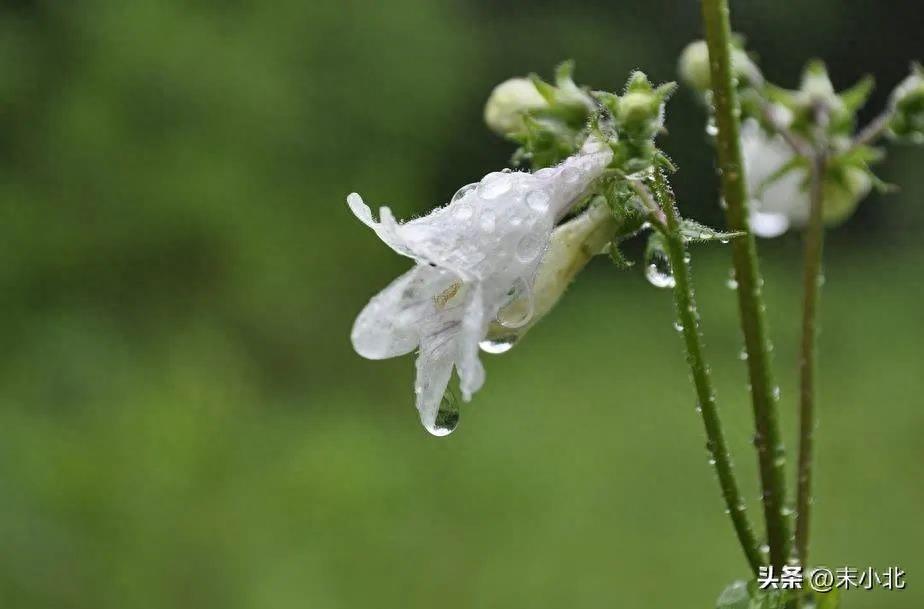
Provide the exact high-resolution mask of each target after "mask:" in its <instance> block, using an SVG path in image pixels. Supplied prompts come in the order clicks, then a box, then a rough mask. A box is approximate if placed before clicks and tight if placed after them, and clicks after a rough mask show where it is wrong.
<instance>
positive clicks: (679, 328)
mask: <svg viewBox="0 0 924 609" xmlns="http://www.w3.org/2000/svg"><path fill="white" fill-rule="evenodd" d="M674 329H675V330H677V331H678V332H683V324H682V323H680V320H677V319H675V320H674Z"/></svg>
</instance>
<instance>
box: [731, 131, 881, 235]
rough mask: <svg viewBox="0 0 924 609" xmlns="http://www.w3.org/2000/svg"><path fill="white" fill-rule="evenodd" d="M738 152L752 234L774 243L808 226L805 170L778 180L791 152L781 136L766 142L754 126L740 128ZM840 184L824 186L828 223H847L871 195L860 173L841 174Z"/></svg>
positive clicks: (854, 169)
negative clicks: (772, 238) (744, 180)
mask: <svg viewBox="0 0 924 609" xmlns="http://www.w3.org/2000/svg"><path fill="white" fill-rule="evenodd" d="M741 152H742V155H743V156H744V169H745V174H746V178H747V182H748V191H749V192H750V195H751V229H752V230H753V231H754V233H755V234H756V235H758V236H760V237H776V236H779V235H781V234H783V233H785V232H786V231H787V230H788V229H789V228H790V227H794V228H800V227H803V226H805V224H806V223H807V222H808V218H809V211H810V207H811V201H810V199H809V176H808V170H807V169H806V168H805V167H803V166H798V167H795V168H793V169H790V170H789V171H786V172H784V173H782V175H780V173H779V172H780V170H781V169H783V168H784V167H785V166H786V165H787V164H789V163H790V162H792V160H793V158H794V154H795V153H794V152H793V151H792V149H791V148H790V147H789V145H788V144H787V143H786V142H785V141H784V140H783V138H782V137H781V136H779V135H774V136H770V135H768V134H767V133H765V132H764V131H763V129H761V127H760V125H758V124H757V121H754V120H747V121H745V122H744V123H743V124H742V125H741ZM838 177H839V179H836V180H835V179H830V176H829V179H827V180H825V183H824V185H823V196H824V208H823V210H822V211H823V215H824V220H825V222H826V223H829V224H833V223H837V222H839V221H841V220H843V219H845V218H846V217H847V216H848V215H850V213H851V212H853V210H854V209H856V206H857V203H859V201H860V200H861V199H863V198H864V197H865V196H866V195H868V194H869V192H870V190H872V186H873V183H872V180H871V179H870V177H869V175H868V174H867V172H865V171H864V170H862V169H860V168H858V167H847V168H844V169H843V171H842V173H841V174H840V176H838Z"/></svg>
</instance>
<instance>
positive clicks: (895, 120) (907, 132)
mask: <svg viewBox="0 0 924 609" xmlns="http://www.w3.org/2000/svg"><path fill="white" fill-rule="evenodd" d="M890 104H891V105H892V108H893V111H894V115H893V117H892V120H891V121H890V122H889V134H890V135H891V136H892V137H895V138H898V139H907V140H910V141H913V142H919V143H920V142H924V68H922V67H921V66H920V65H917V64H916V65H914V66H913V67H912V70H911V74H910V75H909V76H908V77H907V78H906V79H905V80H903V81H902V82H901V83H900V84H899V85H898V86H897V87H896V88H895V90H894V91H893V92H892V98H891V100H890Z"/></svg>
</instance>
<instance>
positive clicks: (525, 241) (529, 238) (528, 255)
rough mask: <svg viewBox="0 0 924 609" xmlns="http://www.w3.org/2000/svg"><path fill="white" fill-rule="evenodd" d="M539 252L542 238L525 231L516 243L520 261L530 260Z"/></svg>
mask: <svg viewBox="0 0 924 609" xmlns="http://www.w3.org/2000/svg"><path fill="white" fill-rule="evenodd" d="M541 252H542V240H541V239H540V238H539V237H537V236H536V235H533V234H532V233H526V234H525V235H523V237H522V238H521V239H520V242H519V243H517V258H519V259H520V261H521V262H524V263H526V262H532V261H533V260H535V259H536V257H537V256H539V254H540V253H541Z"/></svg>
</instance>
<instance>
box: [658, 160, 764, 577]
mask: <svg viewBox="0 0 924 609" xmlns="http://www.w3.org/2000/svg"><path fill="white" fill-rule="evenodd" d="M655 195H656V196H657V198H658V199H659V201H660V203H661V208H662V210H663V211H664V215H665V221H666V223H667V229H668V234H667V235H666V242H667V253H668V257H669V259H670V264H671V267H672V269H673V276H674V285H673V288H674V305H675V307H676V309H677V318H678V321H679V324H680V329H681V331H682V333H683V340H684V347H685V348H686V352H687V362H688V363H689V365H690V372H691V374H692V378H693V384H694V385H695V388H696V397H697V403H698V407H697V411H698V412H699V413H700V415H701V416H702V419H703V425H704V426H705V428H706V438H707V443H706V446H707V448H708V450H709V453H710V454H709V462H710V463H711V464H712V465H713V466H714V467H715V470H716V473H717V474H718V478H719V486H720V487H721V489H722V497H723V498H724V499H725V505H726V508H727V509H726V512H727V513H728V515H729V516H730V517H731V520H732V524H733V526H734V527H735V532H736V533H737V535H738V542H739V543H740V544H741V548H742V550H743V551H744V554H745V556H746V558H747V560H748V563H749V564H750V566H751V569H752V570H753V571H754V572H755V573H757V571H758V567H759V566H760V565H762V564H764V560H763V557H762V555H761V552H760V550H759V544H758V542H757V538H756V537H755V535H754V529H753V528H752V526H751V523H750V520H749V519H748V516H747V513H746V511H745V509H744V506H745V503H744V499H743V498H742V496H741V490H740V489H739V487H738V480H737V478H736V477H735V470H734V465H733V463H732V458H731V454H730V453H729V451H728V445H727V443H726V442H725V433H724V431H723V430H722V421H721V419H720V418H719V411H718V406H717V405H716V397H715V389H714V388H713V386H712V378H711V375H710V372H709V366H708V365H707V364H706V359H705V354H704V352H703V345H702V339H701V337H700V332H699V313H698V312H697V309H696V300H695V297H694V293H693V284H692V277H691V272H690V262H689V260H690V259H689V256H688V255H687V250H686V244H685V243H684V240H683V236H682V234H681V232H680V217H679V214H678V213H677V208H676V206H675V204H674V199H673V195H672V193H671V192H670V188H669V186H668V185H667V183H666V180H665V179H664V176H663V175H662V174H661V172H660V171H656V172H655Z"/></svg>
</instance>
